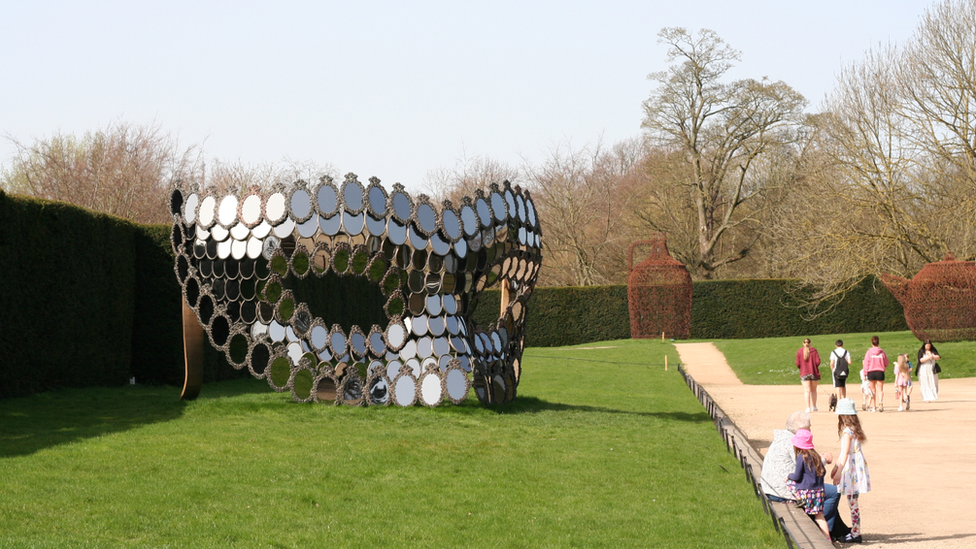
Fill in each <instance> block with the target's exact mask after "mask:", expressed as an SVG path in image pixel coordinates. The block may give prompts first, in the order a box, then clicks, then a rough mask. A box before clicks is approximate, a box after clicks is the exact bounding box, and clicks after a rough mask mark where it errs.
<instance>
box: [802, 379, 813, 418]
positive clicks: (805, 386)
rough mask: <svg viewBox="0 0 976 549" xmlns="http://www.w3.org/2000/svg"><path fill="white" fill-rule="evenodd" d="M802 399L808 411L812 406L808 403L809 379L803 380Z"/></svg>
mask: <svg viewBox="0 0 976 549" xmlns="http://www.w3.org/2000/svg"><path fill="white" fill-rule="evenodd" d="M803 401H804V402H805V403H806V406H807V410H806V411H807V412H809V411H810V408H812V407H813V405H812V404H810V380H809V379H804V380H803Z"/></svg>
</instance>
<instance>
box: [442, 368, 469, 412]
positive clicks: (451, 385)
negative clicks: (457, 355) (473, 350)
mask: <svg viewBox="0 0 976 549" xmlns="http://www.w3.org/2000/svg"><path fill="white" fill-rule="evenodd" d="M444 377H445V382H444V385H446V386H447V397H448V398H449V399H451V401H452V402H454V403H455V404H457V403H459V402H460V401H461V400H462V399H464V398H465V397H467V396H468V378H467V377H466V376H465V375H464V372H463V371H462V370H460V369H458V368H451V369H449V370H448V371H447V374H446V375H445V376H444Z"/></svg>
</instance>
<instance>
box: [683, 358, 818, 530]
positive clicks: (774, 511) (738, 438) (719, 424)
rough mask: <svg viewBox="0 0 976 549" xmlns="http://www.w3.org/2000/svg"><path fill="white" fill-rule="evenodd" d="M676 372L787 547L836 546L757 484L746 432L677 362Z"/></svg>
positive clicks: (758, 465) (756, 459) (755, 459)
mask: <svg viewBox="0 0 976 549" xmlns="http://www.w3.org/2000/svg"><path fill="white" fill-rule="evenodd" d="M678 371H679V372H681V375H683V376H684V378H685V383H687V384H688V387H689V388H690V389H691V391H692V392H693V393H694V394H695V396H696V397H698V400H699V401H700V402H701V403H702V406H704V407H705V410H707V411H708V414H709V415H710V416H711V417H712V420H713V421H714V422H715V428H716V429H717V430H718V432H719V433H720V434H721V435H722V438H723V439H724V440H725V447H726V449H728V450H729V451H730V452H732V453H733V455H735V457H736V458H737V459H738V460H739V464H740V465H742V470H743V471H745V475H746V479H747V480H748V481H749V482H751V483H752V487H753V491H754V492H755V494H756V497H757V498H759V501H760V502H762V506H763V511H765V512H766V514H767V515H769V517H770V519H771V520H772V521H773V527H774V528H776V530H777V531H779V532H781V533H782V534H783V539H784V541H785V542H786V546H787V547H789V548H794V547H795V548H804V549H831V548H833V547H836V546H835V545H834V544H833V543H831V541H830V540H828V539H827V538H826V536H824V535H823V532H821V531H820V527H818V526H817V523H815V522H814V521H812V520H810V517H809V516H807V514H806V513H804V512H803V510H802V509H798V508H797V507H796V505H794V504H792V503H779V502H773V501H769V499H768V498H767V497H766V494H765V493H763V490H762V486H761V485H760V484H759V478H760V477H761V475H762V463H763V458H762V455H761V454H760V453H759V451H758V450H756V449H755V448H753V447H752V444H750V443H749V439H747V438H746V435H745V433H743V432H742V430H741V429H739V427H738V426H736V424H735V422H734V421H732V419H731V418H730V417H728V416H727V415H726V414H725V412H724V411H722V409H721V408H720V407H719V406H718V404H717V403H716V402H715V401H714V400H712V397H711V395H709V394H708V392H707V391H705V389H704V387H702V386H701V385H699V384H698V382H696V381H695V380H694V379H693V378H692V377H691V376H690V375H688V374H687V372H685V371H684V368H682V367H681V365H680V364H679V365H678Z"/></svg>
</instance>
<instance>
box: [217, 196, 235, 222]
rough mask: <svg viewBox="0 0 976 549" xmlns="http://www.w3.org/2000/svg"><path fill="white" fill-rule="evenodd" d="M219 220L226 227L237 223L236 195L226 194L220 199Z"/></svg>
mask: <svg viewBox="0 0 976 549" xmlns="http://www.w3.org/2000/svg"><path fill="white" fill-rule="evenodd" d="M217 221H219V222H220V224H221V225H223V226H224V227H228V228H229V227H230V226H232V225H234V224H235V223H237V197H236V196H234V195H228V196H225V197H224V198H223V199H222V200H221V201H220V207H219V208H218V209H217Z"/></svg>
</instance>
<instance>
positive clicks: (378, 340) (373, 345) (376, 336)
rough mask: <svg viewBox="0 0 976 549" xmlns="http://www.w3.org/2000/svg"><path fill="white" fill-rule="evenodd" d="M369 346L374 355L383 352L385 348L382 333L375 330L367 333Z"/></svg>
mask: <svg viewBox="0 0 976 549" xmlns="http://www.w3.org/2000/svg"><path fill="white" fill-rule="evenodd" d="M369 348H370V350H371V351H373V354H375V355H381V354H383V351H384V350H386V343H384V342H383V333H382V332H379V331H376V332H372V333H370V334H369Z"/></svg>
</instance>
